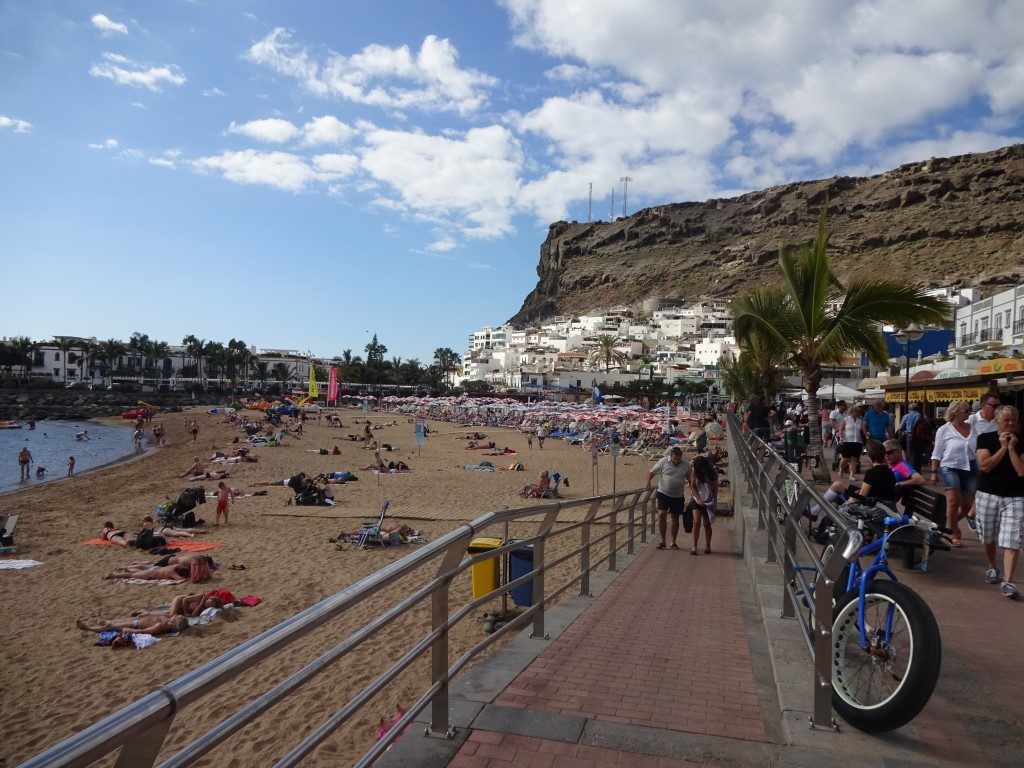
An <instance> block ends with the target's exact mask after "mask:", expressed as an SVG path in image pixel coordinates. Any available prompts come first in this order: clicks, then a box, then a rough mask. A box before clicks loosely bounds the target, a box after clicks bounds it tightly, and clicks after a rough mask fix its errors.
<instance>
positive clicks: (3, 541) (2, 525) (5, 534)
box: [0, 512, 18, 555]
mask: <svg viewBox="0 0 1024 768" xmlns="http://www.w3.org/2000/svg"><path fill="white" fill-rule="evenodd" d="M17 524H18V513H17V512H11V513H10V514H9V515H5V516H4V518H3V521H2V522H0V554H3V555H13V554H16V553H17V551H18V548H17V547H16V546H14V526H16V525H17Z"/></svg>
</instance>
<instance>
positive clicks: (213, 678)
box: [22, 488, 653, 768]
mask: <svg viewBox="0 0 1024 768" xmlns="http://www.w3.org/2000/svg"><path fill="white" fill-rule="evenodd" d="M652 495H653V491H652V490H650V489H643V488H641V489H636V490H630V491H621V492H619V493H615V494H608V495H605V496H597V497H592V498H586V499H579V500H572V501H566V500H562V501H559V502H556V503H553V504H539V505H534V506H531V507H526V508H523V509H517V510H502V511H498V512H488V513H486V514H484V515H481V516H480V517H478V518H476V519H475V520H473V521H471V522H469V523H466V524H463V525H460V526H458V527H457V528H455V529H454V530H452V531H449V532H448V533H446V534H444V535H443V536H441V537H439V538H438V539H436V540H434V541H433V542H430V543H429V544H426V545H424V546H423V547H422V548H420V549H418V550H416V551H414V552H411V553H409V554H408V555H406V556H405V557H403V558H401V559H399V560H396V561H394V562H392V563H389V564H387V565H385V566H384V567H382V568H380V569H379V570H377V571H375V572H374V573H372V574H370V575H369V576H366V577H365V578H363V579H360V580H359V581H357V582H356V583H354V584H352V585H350V586H348V587H346V588H345V589H342V590H340V591H339V592H337V593H335V594H333V595H331V596H329V597H327V598H325V599H324V600H322V601H320V602H319V603H316V604H315V605H312V606H310V607H309V608H307V609H306V610H304V611H301V612H299V613H297V614H296V615H294V616H292V617H291V618H289V619H286V620H285V621H283V622H281V623H280V624H278V625H277V626H275V627H272V628H271V629H269V630H267V631H265V632H263V633H261V634H259V635H257V636H256V637H253V638H251V639H249V640H247V641H245V642H243V643H241V644H240V645H238V646H236V647H235V648H233V649H231V650H229V651H227V652H226V653H223V654H221V655H220V656H218V657H217V658H215V659H212V660H211V661H209V662H207V663H205V664H203V665H201V666H199V667H197V668H196V669H194V670H191V671H190V672H187V673H186V674H184V675H182V676H181V677H179V678H177V679H176V680H173V681H171V682H170V683H167V684H166V685H162V686H159V687H157V688H156V689H154V690H153V691H151V692H150V693H148V694H146V695H145V696H143V697H142V698H140V699H138V700H137V701H135V702H134V703H132V704H129V705H127V706H125V707H124V708H122V709H120V710H118V711H117V712H114V713H113V714H111V715H108V716H107V717H105V718H103V719H102V720H100V721H98V722H96V723H94V724H93V725H91V726H89V727H88V728H86V729H84V730H83V731H81V732H79V733H77V734H75V735H73V736H71V737H69V738H67V739H65V740H64V741H62V742H60V743H58V744H56V745H54V746H52V747H50V748H49V749H47V750H45V751H43V752H41V753H39V754H37V755H35V756H34V757H32V758H30V759H29V760H28V761H26V762H25V763H23V764H22V766H23V768H42V766H47V767H48V768H49V767H51V766H52V767H58V768H62V767H65V766H67V767H69V768H70V767H73V766H86V765H90V764H91V763H93V762H95V761H97V760H99V759H100V758H102V757H104V756H106V755H108V754H110V753H112V752H114V751H116V750H118V749H120V754H119V755H118V760H117V767H118V768H136V766H138V767H140V768H150V767H151V766H153V765H154V764H155V763H156V760H157V756H158V755H159V753H160V751H161V750H162V748H163V744H164V740H165V738H166V736H167V735H168V733H169V731H170V728H171V725H172V723H173V720H174V717H175V715H176V714H177V713H178V712H180V711H181V710H183V709H186V708H188V707H189V706H192V705H193V704H195V702H196V701H197V700H198V699H200V698H202V697H203V696H205V695H206V694H208V693H210V692H211V691H213V690H215V689H217V688H219V687H220V686H221V685H223V684H225V683H227V682H229V681H231V680H233V679H235V678H236V677H237V676H238V675H240V674H241V673H243V672H245V671H246V670H248V669H249V668H251V667H252V666H254V665H255V664H257V663H258V662H260V661H262V660H263V659H265V658H267V657H269V656H271V655H273V654H275V653H277V652H279V651H281V650H283V649H285V648H287V647H288V646H290V645H291V644H293V643H295V642H297V641H298V640H300V639H302V638H303V637H305V636H306V635H308V634H309V633H310V632H312V631H314V630H316V629H318V628H319V627H321V626H323V625H324V624H326V623H327V622H330V621H332V620H334V619H337V618H339V617H340V616H342V615H343V614H344V613H345V612H346V611H348V610H350V609H352V608H353V607H354V606H356V605H359V604H360V603H362V602H364V601H366V600H368V599H370V598H372V597H373V596H375V595H376V594H378V593H379V592H381V591H382V590H384V589H386V588H387V587H389V586H391V585H393V584H395V583H397V582H398V581H399V580H402V579H405V578H406V577H408V576H409V575H410V574H412V573H414V572H416V571H417V570H419V569H421V568H423V567H426V566H428V565H429V564H430V563H432V562H435V561H436V562H437V563H438V565H437V570H436V572H435V573H434V575H433V576H432V577H431V578H429V579H428V580H426V581H425V583H423V584H422V585H421V586H418V588H417V589H416V590H415V591H413V593H412V594H411V595H409V596H407V597H406V598H405V599H403V600H402V601H400V602H399V603H397V604H396V605H394V606H393V607H391V608H390V609H389V610H387V611H385V612H384V613H382V614H380V615H379V616H377V617H376V618H375V619H374V620H372V621H370V622H369V623H367V624H365V625H363V626H362V627H360V628H359V629H357V630H356V631H355V632H353V633H352V634H351V635H349V636H348V637H346V638H345V639H343V640H342V641H341V642H340V643H338V644H337V645H335V646H334V647H333V648H331V649H330V650H328V651H327V652H326V653H323V654H321V655H320V656H319V657H318V658H316V659H314V660H313V661H312V662H310V663H309V664H307V665H306V666H305V667H303V668H302V669H300V670H298V671H296V672H294V673H293V674H291V675H290V676H288V677H287V678H286V679H284V680H282V681H281V682H279V683H277V684H276V685H274V686H273V687H272V688H270V689H269V690H267V691H265V692H264V693H262V694H261V695H260V696H258V697H257V698H256V699H254V700H252V701H250V702H249V703H247V704H245V705H244V706H242V707H241V708H240V709H239V710H237V711H236V712H234V713H233V714H231V715H229V716H228V717H227V718H225V719H224V720H222V721H221V722H220V723H218V724H217V725H215V726H213V728H211V729H210V730H209V731H208V732H207V733H205V734H203V735H201V736H199V737H198V738H197V739H195V740H194V741H192V742H191V743H189V744H188V745H186V746H185V747H184V748H182V749H181V750H179V751H178V752H177V753H176V754H174V755H172V756H170V757H169V758H168V759H167V760H165V761H164V762H163V763H161V764H160V768H184V766H188V765H192V764H194V763H195V762H197V761H198V760H200V759H201V758H202V757H203V756H204V755H206V754H207V753H208V752H210V751H211V750H213V749H215V748H216V747H217V746H219V745H220V744H222V743H223V742H224V741H225V740H226V739H227V738H228V737H229V736H231V735H232V734H234V733H235V732H237V731H238V730H240V729H241V728H243V727H244V726H246V725H248V724H249V723H251V722H253V720H255V719H256V718H257V717H259V716H260V715H262V714H264V713H265V712H267V711H269V710H271V709H272V708H273V707H274V706H275V705H276V704H277V703H278V702H280V701H281V700H282V699H284V698H285V697H286V696H288V695H289V694H291V693H292V692H294V691H295V690H297V689H299V688H301V687H302V686H303V685H305V684H307V683H308V682H309V681H310V680H311V679H313V678H314V677H315V676H316V675H318V674H319V673H321V672H323V671H324V670H326V669H327V668H329V666H330V665H331V664H333V663H334V662H336V661H337V660H338V659H340V658H342V657H343V656H344V655H346V654H348V653H350V652H351V651H353V650H354V649H355V648H357V647H359V646H360V645H361V644H362V643H364V642H365V641H366V640H367V639H369V638H370V637H372V636H373V635H375V634H376V633H377V632H378V631H380V630H381V629H382V628H383V627H384V626H386V625H387V624H388V623H390V622H391V621H393V620H395V619H396V618H398V617H399V616H401V615H402V614H403V613H406V612H407V611H408V610H410V609H411V608H413V607H415V606H416V605H418V604H421V603H422V602H424V601H426V600H427V599H428V598H429V600H430V604H431V606H432V608H431V611H432V616H433V618H432V621H431V628H430V631H429V632H427V634H426V635H425V636H424V637H422V638H421V639H420V640H419V641H417V642H414V643H413V644H412V645H411V646H410V648H409V649H408V650H407V651H406V652H405V653H403V654H401V655H400V656H399V657H398V658H397V660H396V661H395V662H394V663H392V664H391V665H390V666H389V667H388V668H387V669H385V670H384V671H383V672H381V674H380V675H378V676H377V677H376V678H374V680H372V681H371V682H370V683H369V684H367V685H366V686H365V687H364V688H363V689H362V690H361V691H359V692H358V693H357V694H356V695H355V696H353V697H352V698H351V699H350V700H349V701H348V702H346V703H345V704H344V705H343V706H342V707H341V708H340V709H339V710H338V711H337V712H335V713H334V714H333V715H331V716H330V717H329V718H328V719H327V720H326V721H325V722H324V723H322V724H321V725H320V726H318V727H317V728H315V729H314V730H313V731H312V732H311V733H310V734H309V735H308V736H307V737H306V738H305V739H303V740H302V741H301V742H300V743H299V744H297V745H296V746H295V747H293V748H292V749H291V750H290V751H289V752H288V753H287V754H286V755H285V756H284V757H283V758H282V759H281V761H280V762H279V763H278V764H279V765H281V766H290V765H294V764H296V763H297V762H298V761H300V760H301V759H302V758H303V757H305V756H306V755H308V754H309V753H310V752H311V751H313V750H314V749H315V748H316V746H317V745H318V744H319V743H320V742H321V741H323V739H324V738H326V737H327V736H328V735H330V734H331V733H333V731H334V730H336V729H337V728H338V727H340V726H341V725H342V724H343V723H344V722H345V721H346V720H348V719H349V718H350V717H351V716H352V715H353V714H354V713H355V712H356V711H357V710H358V709H359V707H361V706H363V705H364V704H365V703H366V702H368V701H369V700H370V699H372V697H373V696H374V695H375V694H376V693H377V692H378V691H379V690H380V689H381V688H383V687H384V686H385V685H387V684H388V683H389V682H391V681H392V680H394V679H395V677H396V676H397V675H398V674H400V673H401V672H402V670H404V669H406V668H407V667H408V666H409V665H410V664H412V663H413V661H415V659H416V658H418V657H419V656H421V655H422V654H423V653H425V652H426V651H428V650H429V651H430V654H431V685H430V686H429V687H428V688H427V689H426V690H425V691H424V692H423V694H422V695H421V696H420V698H419V699H418V700H417V701H416V702H415V703H414V704H413V705H412V706H411V707H410V708H409V709H408V710H407V711H406V713H405V715H404V716H403V717H402V718H401V719H400V720H399V721H398V722H397V723H395V724H394V725H393V726H392V727H391V728H390V729H389V731H388V733H387V734H386V735H385V737H384V738H382V739H381V740H380V741H378V742H377V743H376V744H374V746H373V747H372V748H371V749H370V750H369V751H368V752H367V753H366V754H365V755H364V756H363V757H362V758H361V759H360V761H359V763H358V764H359V765H369V764H370V763H371V762H372V761H373V760H375V759H376V758H377V757H379V755H380V754H382V753H383V750H384V749H386V748H387V746H388V745H389V744H390V743H391V742H392V741H394V739H396V738H397V737H398V735H400V734H401V732H402V731H403V730H404V728H405V726H406V725H407V724H408V723H409V722H411V720H412V719H413V718H414V717H415V716H416V715H418V714H419V713H420V712H421V711H422V710H424V709H425V708H426V707H427V706H430V707H431V725H430V732H431V733H434V734H444V735H448V736H450V735H451V734H452V731H451V728H450V719H449V710H448V684H449V682H450V681H451V679H452V677H454V676H455V675H456V674H457V673H458V672H459V671H460V670H461V669H463V668H464V667H465V666H466V665H467V664H468V663H469V662H470V661H471V660H472V659H473V658H474V657H476V656H477V655H478V654H479V653H480V652H481V651H482V650H484V649H485V648H487V647H488V646H490V645H492V644H493V643H494V642H497V641H498V640H499V639H500V638H501V637H503V636H504V635H506V634H508V633H509V632H511V631H514V630H516V629H518V628H520V627H522V626H525V625H527V624H528V623H529V622H531V621H532V623H533V635H534V636H536V637H544V610H545V606H546V605H548V604H550V603H551V602H552V601H554V600H555V599H556V598H557V596H559V595H560V594H562V593H563V592H564V591H566V590H567V589H569V588H571V587H572V586H573V585H574V584H576V583H577V582H578V583H579V584H580V594H581V595H582V596H589V595H590V572H591V571H592V570H594V569H595V568H597V567H598V566H600V564H602V563H604V562H607V563H608V569H609V570H615V567H616V555H617V553H618V551H619V550H621V549H623V548H625V549H626V550H627V551H632V549H633V541H634V538H635V537H636V536H637V535H639V536H640V539H641V542H645V541H646V540H647V527H648V522H647V521H648V517H647V516H648V514H649V513H650V512H651V497H652ZM605 506H607V507H608V511H607V512H605V513H604V514H598V513H599V512H600V511H601V509H602V507H605ZM578 507H587V511H586V513H585V515H584V519H583V520H582V521H579V522H572V523H569V524H566V525H564V526H562V527H559V528H557V529H556V527H555V526H556V521H557V517H558V514H559V512H561V511H564V510H570V509H574V508H578ZM623 512H625V513H626V516H627V520H626V521H625V522H623V523H622V524H621V525H620V523H619V522H618V520H619V515H620V514H621V513H623ZM638 514H639V516H640V518H641V519H640V524H639V525H638V524H637V516H638ZM540 515H542V516H543V519H542V521H541V522H540V523H538V528H537V533H536V534H535V535H533V536H531V537H528V538H526V539H524V540H521V541H516V542H514V543H506V544H504V545H502V546H501V547H498V548H496V549H494V550H489V551H488V552H486V553H482V554H478V555H475V556H470V557H467V556H466V548H467V545H468V544H469V542H470V541H471V540H472V539H473V538H474V537H475V536H477V535H479V534H480V533H481V532H482V531H484V530H485V529H487V528H491V527H492V526H496V525H504V524H506V523H511V522H515V521H521V520H523V519H524V518H531V517H536V516H540ZM652 522H653V515H652ZM594 524H606V525H608V531H607V532H606V533H604V534H603V535H601V536H597V537H594V538H591V535H590V528H591V526H592V525H594ZM620 529H625V530H626V532H627V539H626V541H624V542H619V541H618V538H617V536H618V534H619V532H620ZM577 530H579V531H580V545H579V546H578V547H576V548H575V549H573V550H571V551H570V552H569V553H567V554H565V555H562V556H560V557H558V558H556V559H554V560H553V561H552V562H547V563H546V562H545V559H544V549H545V544H546V542H547V541H548V540H549V539H550V538H554V537H557V536H564V535H569V534H571V533H572V532H573V531H577ZM524 543H533V545H534V568H533V570H531V571H530V572H529V573H526V574H523V575H521V576H519V577H517V578H515V579H512V580H510V581H509V582H507V583H505V584H500V585H498V587H497V588H496V589H494V590H493V591H491V592H490V593H489V594H487V595H484V596H481V597H479V598H476V599H473V600H470V601H468V602H466V603H465V604H464V605H462V606H460V607H459V608H457V609H456V610H454V611H450V610H449V588H450V585H451V583H452V580H453V579H455V578H456V577H457V576H458V575H459V574H461V573H463V572H465V571H466V570H467V569H469V568H471V567H472V566H473V565H475V564H478V563H481V562H483V561H486V560H490V559H492V558H495V557H501V556H504V555H506V554H507V553H509V552H510V551H512V550H514V549H517V548H519V547H521V546H523V545H524ZM601 544H604V545H605V546H607V550H608V551H607V553H606V554H604V555H602V556H600V557H599V558H596V559H595V558H592V557H591V554H592V550H593V549H594V547H595V546H598V545H601ZM577 555H578V556H579V560H580V567H579V569H578V570H577V571H576V572H575V573H574V574H573V575H571V576H570V577H569V578H568V579H567V581H566V582H565V583H564V584H562V585H559V586H558V587H555V588H554V589H552V590H551V591H550V592H548V591H546V590H545V575H546V574H547V573H548V572H549V571H551V570H552V569H554V568H555V567H556V566H558V565H559V564H562V563H565V562H568V561H569V560H571V559H572V558H573V557H575V556H577ZM531 580H532V582H533V604H532V605H531V606H530V607H529V608H527V609H526V610H525V611H524V612H523V613H522V614H520V615H519V616H518V617H516V618H515V619H514V620H513V621H510V622H509V623H508V624H506V625H504V626H503V627H501V628H499V629H497V630H496V631H495V632H494V633H493V634H491V635H489V636H487V637H486V638H484V640H482V641H480V642H479V643H477V644H476V645H474V646H473V647H472V648H470V649H469V650H468V651H466V652H465V653H464V654H463V655H462V656H461V657H459V658H458V659H457V660H456V661H455V662H454V664H452V663H450V659H449V656H448V633H449V631H450V630H451V628H452V627H453V626H454V625H455V624H457V623H458V622H459V621H460V620H462V619H463V618H465V617H466V616H468V615H470V613H472V611H473V610H475V609H476V608H478V607H480V606H481V605H483V604H485V603H487V602H489V601H490V600H493V599H494V598H495V597H496V596H500V595H501V594H503V593H506V592H508V591H509V590H511V589H513V588H515V587H516V586H519V585H521V584H524V583H526V582H528V581H531Z"/></svg>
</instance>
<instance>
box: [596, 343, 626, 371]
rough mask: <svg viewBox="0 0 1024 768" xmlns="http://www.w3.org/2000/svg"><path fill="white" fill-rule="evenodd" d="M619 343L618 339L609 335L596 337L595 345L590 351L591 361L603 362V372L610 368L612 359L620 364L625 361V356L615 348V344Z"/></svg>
mask: <svg viewBox="0 0 1024 768" xmlns="http://www.w3.org/2000/svg"><path fill="white" fill-rule="evenodd" d="M618 343H619V340H618V339H617V338H616V337H614V336H612V335H610V334H606V335H604V336H598V337H597V346H596V347H594V349H593V350H592V351H591V353H590V362H591V363H602V362H603V363H604V372H605V373H608V371H610V370H611V369H612V361H613V360H614V361H615V362H616V364H618V365H622V364H623V363H625V362H626V356H625V355H624V354H622V353H621V352H619V350H617V349H616V348H615V345H616V344H618Z"/></svg>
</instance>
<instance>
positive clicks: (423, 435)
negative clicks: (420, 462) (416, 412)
mask: <svg viewBox="0 0 1024 768" xmlns="http://www.w3.org/2000/svg"><path fill="white" fill-rule="evenodd" d="M425 442H427V429H426V425H425V424H424V423H423V419H418V420H417V421H416V445H417V446H418V447H419V457H420V458H423V444H424V443H425Z"/></svg>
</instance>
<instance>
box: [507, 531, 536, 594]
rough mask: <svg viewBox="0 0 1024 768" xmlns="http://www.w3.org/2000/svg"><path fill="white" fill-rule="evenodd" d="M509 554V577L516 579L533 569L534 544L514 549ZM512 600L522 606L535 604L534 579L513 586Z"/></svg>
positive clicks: (512, 579)
mask: <svg viewBox="0 0 1024 768" xmlns="http://www.w3.org/2000/svg"><path fill="white" fill-rule="evenodd" d="M508 554H509V560H508V578H509V581H514V580H516V579H518V578H519V577H520V576H525V575H526V574H528V573H529V572H530V571H532V570H533V544H530V545H528V546H525V547H520V548H519V549H513V550H512V551H511V552H509V553H508ZM511 591H512V602H513V603H515V604H516V605H518V606H520V607H521V608H528V607H529V606H531V605H533V579H530V580H529V581H526V582H524V583H522V584H520V585H519V586H518V587H512V590H511Z"/></svg>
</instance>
